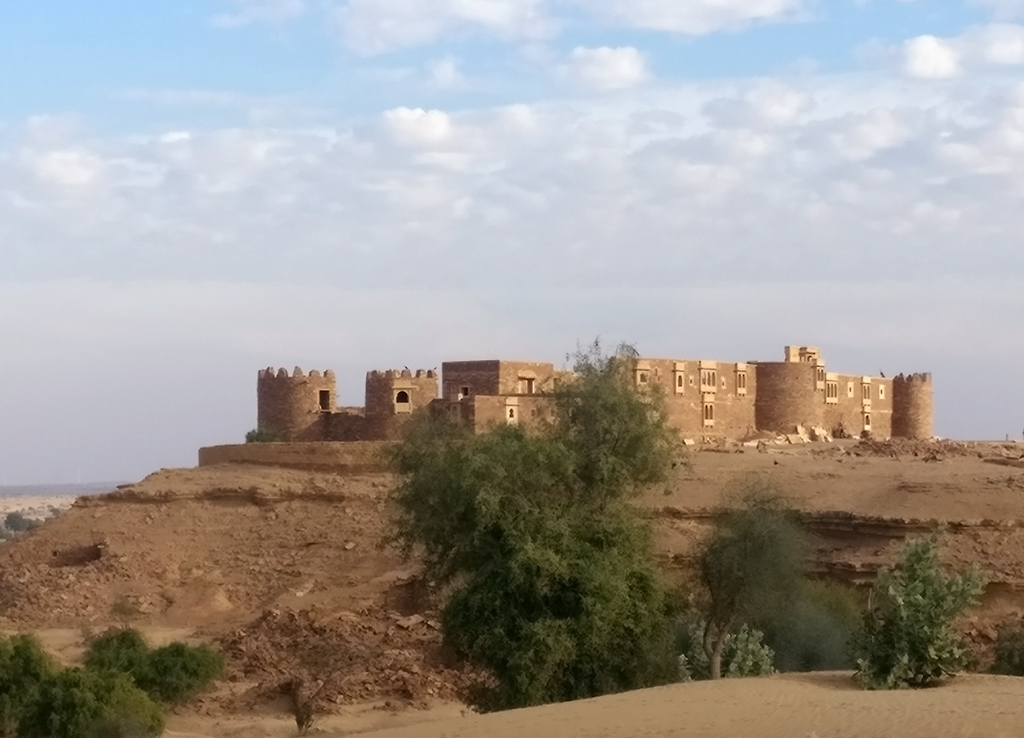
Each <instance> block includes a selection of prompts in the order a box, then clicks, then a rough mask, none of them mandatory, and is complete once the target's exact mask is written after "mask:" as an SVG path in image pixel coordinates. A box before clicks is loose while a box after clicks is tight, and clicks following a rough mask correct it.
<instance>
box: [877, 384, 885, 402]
mask: <svg viewBox="0 0 1024 738" xmlns="http://www.w3.org/2000/svg"><path fill="white" fill-rule="evenodd" d="M878 399H879V400H884V399H885V385H884V384H880V385H878Z"/></svg>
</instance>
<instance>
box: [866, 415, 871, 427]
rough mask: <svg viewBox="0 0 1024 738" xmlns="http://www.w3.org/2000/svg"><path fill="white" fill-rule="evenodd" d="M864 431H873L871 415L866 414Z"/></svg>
mask: <svg viewBox="0 0 1024 738" xmlns="http://www.w3.org/2000/svg"><path fill="white" fill-rule="evenodd" d="M864 430H871V415H870V413H864Z"/></svg>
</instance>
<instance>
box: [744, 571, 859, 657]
mask: <svg viewBox="0 0 1024 738" xmlns="http://www.w3.org/2000/svg"><path fill="white" fill-rule="evenodd" d="M862 618H863V608H862V607H861V604H860V602H859V600H858V598H857V596H856V594H855V593H854V592H853V591H852V590H851V589H850V588H849V587H846V586H844V585H842V584H837V583H834V582H821V581H807V582H804V584H803V585H802V586H801V588H800V592H799V594H798V595H797V598H796V601H795V602H794V603H793V605H792V606H791V607H789V608H787V609H786V610H785V611H783V612H780V613H776V614H774V615H773V616H772V617H769V618H767V619H765V620H763V621H762V620H761V619H758V620H756V621H755V622H756V624H757V625H758V626H759V627H762V628H763V629H764V632H765V642H767V643H768V645H770V646H771V648H772V650H773V651H774V652H775V668H776V669H778V670H779V671H833V670H838V669H849V668H853V667H854V666H855V663H854V660H853V656H852V654H851V653H850V642H851V640H852V638H853V635H854V633H856V632H857V629H858V628H859V626H860V623H861V620H862Z"/></svg>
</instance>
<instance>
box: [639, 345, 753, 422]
mask: <svg viewBox="0 0 1024 738" xmlns="http://www.w3.org/2000/svg"><path fill="white" fill-rule="evenodd" d="M634 371H635V372H636V377H635V381H636V384H637V386H638V387H644V386H649V387H657V388H658V390H659V391H660V392H662V394H663V395H664V397H665V408H666V411H667V413H668V419H669V423H670V424H671V425H672V426H673V427H674V428H676V429H678V430H679V432H680V433H681V434H682V435H684V436H687V437H704V436H709V437H730V438H741V437H744V436H746V435H749V434H751V433H753V432H754V429H755V417H754V398H755V397H756V395H757V375H756V372H755V371H754V366H753V365H751V364H745V363H737V362H726V361H710V360H701V359H639V360H638V361H637V364H636V367H635V370H634Z"/></svg>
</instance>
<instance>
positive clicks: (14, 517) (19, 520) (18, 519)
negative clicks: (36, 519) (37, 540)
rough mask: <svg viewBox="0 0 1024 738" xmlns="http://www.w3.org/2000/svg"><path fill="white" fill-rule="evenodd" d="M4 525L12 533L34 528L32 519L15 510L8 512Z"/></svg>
mask: <svg viewBox="0 0 1024 738" xmlns="http://www.w3.org/2000/svg"><path fill="white" fill-rule="evenodd" d="M4 527H5V528H6V529H7V530H9V531H11V532H12V533H24V532H25V531H27V530H29V529H30V528H32V521H31V520H29V519H28V518H26V517H25V516H24V515H22V514H21V513H20V512H18V511H17V510H15V511H14V512H9V513H7V517H5V518H4Z"/></svg>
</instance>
